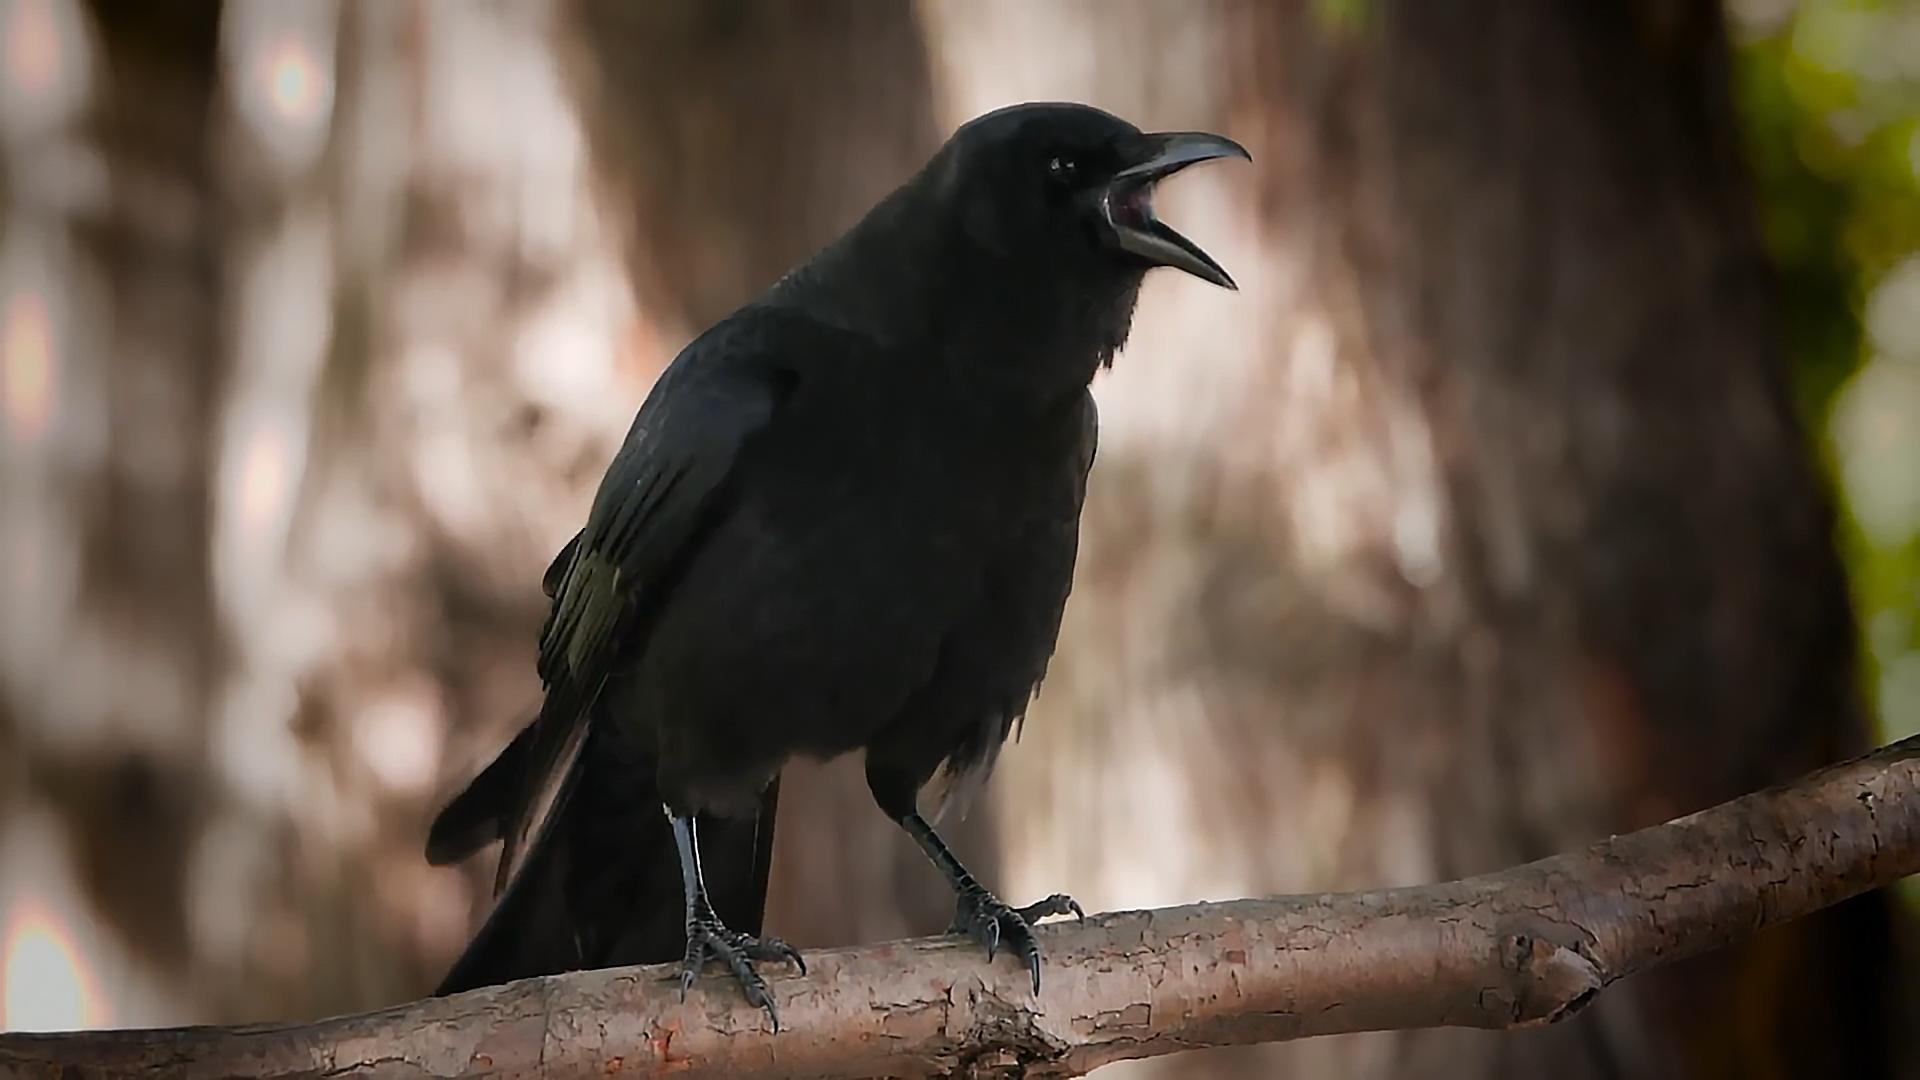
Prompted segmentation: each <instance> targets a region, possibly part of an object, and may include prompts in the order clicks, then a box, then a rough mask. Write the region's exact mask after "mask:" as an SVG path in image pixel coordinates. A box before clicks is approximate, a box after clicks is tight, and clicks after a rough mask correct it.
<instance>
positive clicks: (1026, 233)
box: [927, 104, 1249, 289]
mask: <svg viewBox="0 0 1920 1080" xmlns="http://www.w3.org/2000/svg"><path fill="white" fill-rule="evenodd" d="M1248 156H1249V155H1248V154H1247V152H1246V150H1245V149H1243V148H1242V147H1241V146H1240V144H1239V143H1236V142H1234V141H1233V140H1232V139H1228V138H1224V137H1222V136H1219V135H1209V134H1207V133H1205V132H1199V131H1172V132H1154V133H1147V132H1142V131H1141V130H1140V129H1139V128H1136V127H1134V126H1133V125H1132V124H1129V123H1127V122H1126V121H1125V120H1122V119H1120V118H1119V117H1117V116H1113V115H1111V114H1109V113H1105V112H1102V111H1100V110H1099V109H1095V108H1091V107H1089V106H1086V105H1071V104H1029V105H1014V106H1010V107H1008V108H1004V109H999V110H996V111H994V112H990V113H987V114H986V115H984V116H981V117H979V118H977V119H975V120H972V121H970V122H968V123H967V124H966V125H965V126H963V127H961V128H960V130H959V131H957V132H955V133H954V135H953V138H952V139H951V140H949V141H948V143H947V145H946V146H945V147H944V148H943V149H942V150H941V151H940V153H939V155H938V156H936V157H935V159H934V161H933V162H932V164H931V167H930V168H929V170H928V174H927V178H928V179H929V180H931V181H933V182H934V183H935V184H936V185H937V186H938V189H939V191H940V194H941V197H942V199H943V201H945V203H946V204H947V205H948V206H949V207H951V208H952V209H953V211H954V212H955V213H957V214H958V215H959V221H960V225H961V227H962V228H963V229H964V230H965V233H966V235H967V237H968V238H969V239H970V240H971V241H972V242H974V243H976V244H978V245H980V246H981V247H983V248H986V249H988V250H990V251H993V252H995V253H996V254H998V255H1001V256H1004V257H1009V258H1012V259H1015V260H1019V261H1021V262H1026V263H1030V264H1033V265H1037V266H1040V267H1046V268H1049V269H1052V270H1055V271H1058V272H1065V273H1068V274H1074V273H1076V272H1085V273H1090V274H1110V273H1116V272H1117V273H1119V274H1122V275H1125V274H1129V273H1140V272H1144V271H1146V270H1147V269H1149V268H1151V267H1155V266H1172V267H1177V268H1178V269H1181V270H1185V271H1186V272H1187V273H1189V274H1192V275H1194V276H1195V277H1198V278H1201V279H1203V280H1205V281H1210V282H1212V283H1214V284H1215V285H1220V286H1223V287H1225V288H1229V289H1231V288H1234V287H1235V286H1234V283H1233V279H1232V278H1231V277H1229V276H1228V275H1227V272H1226V271H1225V270H1223V269H1221V268H1220V264H1219V263H1216V262H1214V261H1213V259H1212V258H1210V257H1209V256H1208V255H1207V253H1206V252H1204V251H1201V250H1200V248H1199V247H1198V246H1196V245H1195V244H1194V243H1193V241H1191V240H1188V239H1187V238H1186V237H1184V236H1181V235H1180V234H1179V233H1177V232H1174V231H1173V230H1172V229H1170V228H1168V227H1167V226H1166V225H1165V224H1163V223H1162V222H1161V221H1160V219H1159V218H1158V217H1156V216H1154V212H1153V186H1154V184H1155V183H1156V182H1158V181H1160V180H1163V179H1165V178H1166V177H1168V176H1171V175H1173V174H1174V173H1176V172H1179V171H1180V170H1181V169H1184V168H1186V167H1187V166H1189V165H1192V164H1195V163H1196V162H1201V161H1208V160H1211V159H1213V158H1220V157H1239V158H1247V157H1248ZM1136 280H1137V279H1136Z"/></svg>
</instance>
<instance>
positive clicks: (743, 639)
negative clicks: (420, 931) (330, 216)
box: [427, 104, 1247, 1024]
mask: <svg viewBox="0 0 1920 1080" xmlns="http://www.w3.org/2000/svg"><path fill="white" fill-rule="evenodd" d="M1226 156H1237V157H1243V158H1244V157H1246V156H1247V153H1246V151H1245V150H1243V149H1242V148H1241V147H1240V146H1239V145H1238V144H1236V143H1234V142H1232V141H1231V140H1228V139H1225V138H1222V137H1221V136H1218V135H1209V134H1205V133H1200V132H1174V133H1163V134H1147V133H1142V132H1141V131H1140V130H1139V129H1137V128H1135V127H1134V126H1133V125H1131V124H1129V123H1127V122H1126V121H1124V120H1121V119H1119V118H1117V117H1114V116H1111V115H1109V114H1107V113H1104V112H1101V111H1100V110H1098V109H1093V108H1089V107H1086V106H1083V105H1064V104H1030V105H1020V106H1014V107H1011V108H1006V109H1001V110H998V111H996V112H992V113H989V114H987V115H985V116H982V117H979V118H978V119H975V120H973V121H972V122H970V123H968V124H966V125H965V126H963V127H962V128H960V129H959V131H957V132H956V133H955V134H954V135H953V137H952V139H950V140H949V141H948V142H947V144H946V145H945V146H944V147H942V148H941V150H940V151H939V152H938V153H937V154H935V155H934V157H933V159H932V160H931V161H929V162H928V163H927V165H926V167H925V168H923V169H922V170H921V171H920V172H919V173H918V174H917V175H916V176H914V177H913V178H912V179H910V180H908V181H907V182H906V183H905V184H903V185H902V186H901V187H900V188H899V189H898V190H896V191H894V192H893V193H892V194H891V195H889V196H887V198H886V199H884V200H883V201H882V202H881V203H880V204H879V205H878V206H876V207H874V209H873V210H872V211H871V212H869V213H868V214H867V216H866V217H865V219H863V220H862V221H861V222H860V223H859V224H857V225H855V226H854V227H853V228H852V229H851V230H850V231H848V232H847V233H846V234H845V235H844V236H842V237H841V238H840V239H839V240H837V241H835V242H834V243H833V244H832V245H830V246H829V247H827V248H826V249H825V250H823V251H821V252H820V253H819V254H818V255H816V256H814V257H813V258H812V259H811V260H810V261H808V262H807V263H806V264H805V265H803V266H801V267H800V268H799V269H797V270H794V271H793V272H792V273H790V274H788V275H787V276H786V277H785V278H783V279H781V280H780V281H779V282H778V283H776V284H775V285H774V286H773V287H772V288H771V289H769V290H768V291H767V292H766V293H765V294H764V295H763V296H761V297H760V298H759V299H757V300H755V301H753V302H752V303H750V304H748V305H747V306H745V307H743V308H741V309H740V310H739V311H737V312H735V313H734V314H732V315H730V316H728V317H727V318H726V319H725V320H723V321H721V322H720V323H719V324H718V325H716V326H714V327H713V328H712V329H710V330H708V331H706V332H705V333H703V334H701V335H700V336H699V337H698V338H696V339H695V340H694V341H693V343H692V344H690V345H688V346H687V347H686V348H685V349H684V350H682V351H681V353H680V355H679V356H678V357H676V358H675V359H674V361H673V363H672V364H671V365H670V366H669V367H668V368H667V370H666V371H665V373H664V374H662V375H661V377H660V380H659V382H658V383H657V384H656V385H655V386H654V388H653V390H652V392H651V393H650V394H649V395H648V396H647V400H646V402H645V404H644V405H642V406H641V409H640V413H639V415H638V416H637V417H636V418H635V419H634V422H633V427H632V429H631V430H630V431H629V432H628V434H627V438H626V442H625V443H624V445H622V446H621V448H620V450H619V452H618V453H617V454H616V455H615V457H614V459H613V463H612V464H611V465H610V466H609V467H608V469H607V473H606V477H605V478H604V479H603V480H602V481H601V483H600V488H599V492H598V495H597V496H596V497H595V499H594V503H593V509H592V511H591V512H590V513H589V515H588V517H587V523H586V526H585V528H583V529H582V530H581V531H580V533H579V535H577V536H576V537H574V539H573V541H572V542H571V543H569V544H568V545H567V546H566V548H565V549H564V550H562V551H561V552H560V555H559V557H558V558H557V559H555V560H554V563H553V566H552V568H551V569H550V570H549V571H548V572H547V577H546V589H547V593H548V595H549V596H550V597H551V598H552V607H551V611H550V613H549V615H548V617H547V620H546V624H545V626H544V627H543V629H542V630H541V634H540V661H539V670H540V677H541V679H542V680H543V682H544V683H545V686H546V697H545V699H544V703H543V705H542V707H541V710H540V714H539V716H538V718H537V719H536V720H535V721H534V722H533V723H532V724H531V725H529V726H528V727H527V728H526V729H525V730H524V731H522V732H521V734H520V735H519V737H517V738H516V739H514V741H513V743H512V745H510V746H509V747H508V748H507V749H506V751H505V752H503V753H502V754H501V755H500V757H499V758H498V759H497V760H495V761H494V763H493V764H492V765H490V766H489V767H488V768H487V769H486V770H485V771H484V772H483V773H482V774H481V775H480V776H479V777H478V778H477V779H475V780H474V781H473V783H472V784H471V785H470V786H469V787H468V788H467V789H466V791H465V792H463V793H462V794H461V795H460V796H459V797H458V798H456V799H455V800H454V801H453V802H452V804H451V805H449V806H448V807H447V808H446V809H445V810H444V811H443V812H442V813H441V815H440V817H439V818H438V819H437V820H436V821H435V822H434V825H433V829H432V833H431V836H430V838H429V840H428V849H427V850H428V857H429V858H430V859H432V860H433V861H434V862H435V863H445V862H448V861H452V860H455V859H459V858H461V857H464V856H465V855H467V854H469V853H470V852H472V851H474V850H476V849H477V848H479V847H480V846H482V845H484V844H485V843H487V842H488V841H490V840H492V839H495V838H503V839H504V840H505V841H506V849H505V851H504V852H503V854H502V859H501V872H500V879H499V880H500V883H501V884H502V886H503V889H502V892H501V896H500V899H499V902H498V903H497V904H496V906H495V909H494V912H493V914H492V916H491V917H490V918H489V919H488V921H487V923H486V925H485V926H484V927H483V928H482V930H481V931H480V933H479V935H478V937H477V938H476V939H475V940H474V942H473V943H472V944H471V945H470V946H469V947H468V949H467V951H466V953H465V954H464V955H463V956H462V957H461V958H460V960H459V961H458V962H457V963H456V964H455V966H454V968H453V971H452V972H451V973H450V974H449V975H448V976H447V978H446V981H445V982H444V983H443V984H442V986H441V988H440V992H442V993H450V992H454V991H457V990H462V989H466V988H469V987H473V986H479V985H486V984H490V983H494V982H500V981H504V980H507V979H510V978H517V977H521V976H527V975H535V974H543V973H549V972H554V971H560V970H567V969H574V968H581V967H604V966H611V965H615V964H624V963H640V962H658V961H664V960H668V959H672V958H674V957H676V956H677V957H681V958H682V959H683V960H684V965H685V966H684V973H683V976H682V986H683V989H684V987H685V986H686V985H689V984H690V983H691V981H692V979H693V977H694V973H695V972H696V971H697V970H698V969H699V967H700V966H701V965H702V963H703V962H704V961H706V960H707V959H709V958H713V959H719V960H721V961H724V962H725V963H726V964H727V965H728V966H729V967H730V968H731V969H732V971H733V974H734V976H735V977H736V978H737V979H738V980H739V981H740V983H741V985H742V986H743V987H744V989H745V992H746V995H747V997H748V998H749V999H751V1000H752V1001H753V1002H755V1003H756V1004H759V1005H761V1006H763V1007H765V1008H766V1009H767V1011H768V1013H769V1014H772V1013H773V1012H774V1007H773V1000H772V997H771V995H770V994H769V993H768V990H767V986H766V984H765V982H764V981H763V980H762V979H761V977H760V975H759V974H758V973H757V972H756V970H755V963H756V961H766V960H774V959H784V960H791V961H793V962H794V963H796V964H798V963H800V958H799V956H798V954H797V953H795V952H794V951H793V950H792V949H790V948H789V947H787V946H786V945H785V944H783V943H781V942H779V941H778V940H775V939H764V940H763V939H760V938H758V937H757V936H756V935H757V934H758V933H759V926H760V921H761V911H762V907H763V904H764V900H765V894H766V881H767V861H768V855H769V852H770V850H771V845H772V833H773V809H774V800H775V796H776V793H777V790H778V789H777V780H778V777H779V774H780V769H781V766H782V765H784V764H785V763H786V762H787V761H788V759H790V758H792V757H793V756H794V755H796V754H805V755H810V756H813V757H818V758H828V757H832V756H835V755H838V754H843V753H846V752H848V751H850V750H864V751H865V752H866V775H867V784H868V787H869V788H870V789H871V791H872V794H873V798H874V801H875V802H877V803H878V804H879V806H880V809H881V811H882V812H883V813H885V814H886V815H887V816H888V817H889V818H891V819H893V820H894V821H896V822H898V823H899V825H900V827H901V828H902V829H904V830H906V832H907V834H908V835H910V836H911V837H912V838H913V840H914V842H915V843H917V844H919V845H920V847H921V848H922V849H923V850H924V851H925V852H926V854H927V856H928V858H930V859H931V860H933V863H934V865H935V866H937V867H939V869H940V872H941V873H942V874H944V875H945V876H946V878H947V880H948V881H949V882H950V883H951V884H952V886H953V889H954V892H955V895H956V907H955V916H954V929H955V930H957V931H965V932H968V933H971V934H972V935H973V936H975V937H976V938H978V939H979V940H980V941H981V942H982V943H983V944H984V945H985V947H986V950H987V953H988V955H989V956H990V957H991V956H992V954H993V953H994V951H995V949H996V948H997V947H998V946H999V945H1000V944H1002V943H1004V944H1006V945H1007V946H1008V947H1009V948H1010V949H1011V950H1013V951H1015V952H1017V953H1018V954H1019V955H1020V957H1021V959H1022V960H1023V962H1024V963H1025V965H1026V966H1027V968H1028V970H1030V971H1031V972H1032V976H1033V983H1034V989H1035V991H1036V992H1037V991H1038V990H1039V985H1040V950H1039V946H1038V945H1037V944H1036V943H1035V941H1034V937H1033V933H1032V931H1031V928H1030V925H1029V924H1030V923H1031V922H1032V921H1033V920H1035V919H1037V918H1039V917H1041V916H1043V915H1047V914H1064V913H1067V912H1069V911H1072V912H1075V913H1077V912H1078V910H1079V909H1078V906H1077V905H1075V904H1073V902H1072V901H1071V900H1069V899H1068V898H1066V897H1064V896H1053V897H1049V898H1048V899H1046V900H1043V901H1041V902H1040V903H1038V904H1035V905H1032V906H1030V907H1027V908H1020V909H1016V908H1013V907H1010V906H1008V905H1007V904H1005V903H1003V902H1002V901H1001V900H1000V899H999V898H998V897H996V896H995V895H994V894H993V893H992V892H990V891H988V890H987V888H986V887H985V886H984V885H982V884H981V883H980V882H979V881H977V880H975V879H974V877H973V876H972V875H971V874H969V873H968V872H967V870H966V868H965V867H964V866H962V865H961V864H960V861H959V860H958V859H956V858H955V857H954V856H953V854H952V852H950V851H948V850H947V847H946V845H945V844H943V843H942V842H941V840H940V837H939V836H938V835H937V834H936V833H935V832H934V829H933V826H932V825H931V824H929V822H928V821H927V819H926V818H924V817H922V816H921V813H920V811H919V809H918V799H919V796H920V793H921V789H922V788H923V787H924V786H926V785H927V783H928V781H929V780H931V779H932V778H933V777H934V775H935V773H936V772H940V771H944V773H945V774H947V777H948V778H949V779H951V780H955V781H964V780H965V779H966V778H969V777H974V778H977V777H981V776H984V775H985V773H986V771H987V770H989V769H990V768H991V767H992V765H993V761H994V758H995V755H996V754H997V753H998V751H999V748H1000V745H1001V743H1002V742H1003V741H1005V739H1006V738H1007V736H1008V734H1009V733H1010V732H1011V731H1012V729H1013V726H1014V724H1015V722H1016V721H1018V720H1019V718H1020V717H1021V715H1022V714H1023V713H1024V711H1025V709H1026V707H1027V702H1028V700H1029V699H1030V698H1031V696H1032V695H1033V693H1034V691H1035V689H1036V688H1037V687H1038V686H1039V684H1040V680H1041V677H1042V676H1043V675H1044V674H1045V673H1046V668H1047V660H1048V658H1049V657H1050V656H1051V654H1052V652H1053V648H1054V640H1055V637H1056V635H1057V634H1058V632H1059V629H1060V617H1061V612H1062V609H1063V608H1064V606H1065V604H1066V600H1067V592H1068V589H1069V588H1070V586H1071V584H1072V578H1073V564H1074V553H1075V547H1076V544H1077V540H1078V534H1079V522H1080V507H1081V501H1082V498H1083V497H1084V495H1085V493H1086V481H1087V470H1088V468H1089V467H1090V466H1091V465H1092V463H1093V456H1094V441H1095V414H1094V404H1093V398H1092V396H1091V395H1090V394H1089V393H1088V384H1089V383H1090V382H1091V381H1092V379H1093V377H1094V374H1095V373H1096V372H1098V371H1099V370H1100V369H1101V368H1102V367H1104V366H1106V365H1107V364H1109V363H1110V362H1111V361H1112V359H1113V355H1114V352H1115V350H1117V349H1119V348H1120V346H1121V345H1122V344H1123V343H1124V342H1125V341H1126V338H1127V331H1128V327H1129V325H1130V323H1131V321H1132V316H1133V308H1134V300H1135V297H1136V296H1137V294H1138V292H1139V289H1140V284H1141V280H1142V278H1143V277H1144V276H1145V274H1146V272H1147V271H1148V270H1149V269H1150V268H1152V267H1155V266H1172V267H1177V268H1179V269H1181V270H1184V271H1186V272H1188V273H1191V274H1193V275H1195V276H1197V277H1200V278H1202V279H1204V280H1206V281H1209V282H1212V283H1214V284H1216V285H1221V286H1224V287H1227V288H1233V287H1234V286H1233V281H1232V279H1231V278H1229V277H1228V276H1227V273H1226V271H1225V270H1222V269H1221V268H1220V266H1219V265H1218V264H1217V263H1215V262H1214V261H1213V260H1212V259H1211V258H1209V257H1208V256H1207V255H1206V254H1205V253H1204V252H1202V251H1201V250H1200V249H1199V248H1198V247H1196V246H1194V244H1192V243H1191V242H1190V241H1188V240H1187V239H1186V238H1185V237H1182V236H1181V235H1180V234H1179V233H1176V232H1174V231H1173V230H1172V229H1170V228H1168V227H1167V226H1166V225H1164V224H1162V223H1161V222H1160V221H1159V219H1158V218H1157V217H1155V215H1154V211H1153V203H1152V195H1153V187H1154V184H1155V183H1156V182H1157V181H1159V180H1161V179H1163V178H1165V177H1166V176H1168V175H1170V174H1172V173H1174V172H1176V171H1178V170H1180V169H1182V168H1184V167H1186V166H1188V165H1191V164H1193V163H1195V162H1199V161H1206V160H1208V159H1212V158H1219V157H1226ZM536 823H538V828H537V829H536V827H535V826H536ZM670 850H671V851H674V852H675V853H676V855H677V858H676V860H675V861H674V863H673V864H672V865H677V866H678V868H679V871H680V873H679V877H678V879H677V882H676V879H675V878H674V877H673V875H672V874H671V873H670V872H669V865H670V863H669V859H668V855H667V852H668V851H670ZM676 884H677V885H678V889H677V890H676V889H675V885H676ZM801 970H802V971H804V970H805V969H804V966H802V968H801ZM777 1022H778V1021H777V1017H776V1018H775V1023H776V1024H777Z"/></svg>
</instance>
